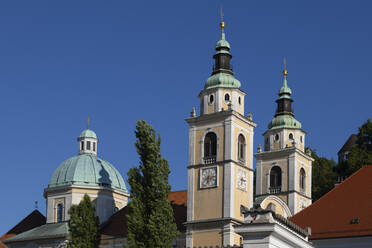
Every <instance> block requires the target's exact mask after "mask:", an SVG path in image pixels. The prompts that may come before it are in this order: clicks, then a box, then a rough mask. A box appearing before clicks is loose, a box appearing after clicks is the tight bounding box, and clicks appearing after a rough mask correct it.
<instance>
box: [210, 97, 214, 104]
mask: <svg viewBox="0 0 372 248" xmlns="http://www.w3.org/2000/svg"><path fill="white" fill-rule="evenodd" d="M213 101H214V96H213V95H210V96H209V104H212V103H213Z"/></svg>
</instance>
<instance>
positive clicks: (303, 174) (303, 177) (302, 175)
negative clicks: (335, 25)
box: [300, 168, 306, 192]
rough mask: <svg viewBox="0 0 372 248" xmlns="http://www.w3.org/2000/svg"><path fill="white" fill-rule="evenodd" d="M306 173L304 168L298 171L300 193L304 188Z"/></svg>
mask: <svg viewBox="0 0 372 248" xmlns="http://www.w3.org/2000/svg"><path fill="white" fill-rule="evenodd" d="M305 179H306V172H305V170H304V168H301V170H300V190H301V192H304V191H305V188H306V180H305Z"/></svg>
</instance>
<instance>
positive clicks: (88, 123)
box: [87, 117, 90, 129]
mask: <svg viewBox="0 0 372 248" xmlns="http://www.w3.org/2000/svg"><path fill="white" fill-rule="evenodd" d="M87 127H88V129H89V128H90V118H89V117H88V118H87Z"/></svg>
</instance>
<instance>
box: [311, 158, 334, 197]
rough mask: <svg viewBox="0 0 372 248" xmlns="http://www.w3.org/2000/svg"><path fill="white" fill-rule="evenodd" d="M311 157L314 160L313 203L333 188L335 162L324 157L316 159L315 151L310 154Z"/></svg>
mask: <svg viewBox="0 0 372 248" xmlns="http://www.w3.org/2000/svg"><path fill="white" fill-rule="evenodd" d="M311 156H312V157H313V159H314V162H313V164H312V165H313V166H312V189H311V190H312V193H311V194H312V198H313V201H316V200H318V199H319V198H320V197H322V196H323V195H324V194H326V193H327V192H328V191H330V190H331V189H332V188H333V187H334V184H335V179H336V177H337V175H336V173H335V172H333V167H334V166H335V165H336V162H335V161H333V160H329V159H327V158H325V157H318V155H317V154H316V152H315V151H312V152H311Z"/></svg>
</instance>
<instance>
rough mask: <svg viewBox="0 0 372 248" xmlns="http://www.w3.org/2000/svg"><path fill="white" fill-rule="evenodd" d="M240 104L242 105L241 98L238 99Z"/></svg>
mask: <svg viewBox="0 0 372 248" xmlns="http://www.w3.org/2000/svg"><path fill="white" fill-rule="evenodd" d="M238 103H239V104H242V99H241V98H240V96H239V98H238Z"/></svg>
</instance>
